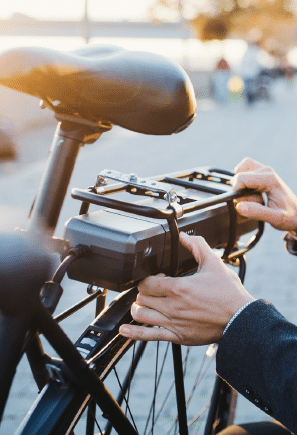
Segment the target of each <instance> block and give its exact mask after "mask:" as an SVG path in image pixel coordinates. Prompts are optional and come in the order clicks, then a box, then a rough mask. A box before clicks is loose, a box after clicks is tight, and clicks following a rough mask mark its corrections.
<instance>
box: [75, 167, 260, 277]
mask: <svg viewBox="0 0 297 435" xmlns="http://www.w3.org/2000/svg"><path fill="white" fill-rule="evenodd" d="M233 176H234V173H232V172H229V171H225V170H222V169H218V168H211V167H202V168H194V169H191V170H189V171H185V172H178V173H173V174H167V175H164V176H160V177H157V178H141V177H137V175H136V174H123V173H120V172H117V171H112V170H108V169H105V170H104V171H102V172H101V173H100V174H99V175H98V177H97V180H96V183H95V185H94V186H92V187H89V188H88V189H78V188H74V189H73V190H72V192H71V196H72V197H73V198H74V199H78V200H80V201H82V205H81V208H80V215H81V214H86V213H88V210H89V206H90V204H95V205H98V206H104V207H107V208H111V209H115V210H120V211H124V212H127V213H132V214H136V215H140V216H145V217H149V218H154V219H166V220H167V222H168V227H169V230H170V234H171V267H170V271H171V275H172V276H175V275H176V273H177V270H178V241H179V230H178V220H179V218H181V217H182V216H183V215H184V214H186V213H190V212H194V211H197V210H202V209H205V208H208V207H211V206H214V205H217V204H221V203H227V206H228V211H229V216H230V225H229V237H228V242H227V245H226V247H225V250H224V253H223V255H222V259H223V260H224V261H225V262H227V263H232V264H234V263H235V262H236V259H238V258H239V257H241V256H243V255H244V254H245V253H246V252H247V251H249V250H250V249H251V248H253V247H254V246H255V245H256V243H257V242H258V241H259V239H260V237H261V236H262V234H263V230H264V222H261V221H259V222H258V231H257V233H256V234H254V235H253V236H252V237H251V239H250V240H249V241H248V242H247V244H246V245H243V246H238V245H237V244H236V235H237V230H236V229H237V212H236V209H235V206H234V202H233V200H234V199H236V198H240V197H243V196H247V195H251V194H253V193H255V191H254V190H252V189H248V188H245V189H241V190H238V191H233V190H231V191H230V188H228V187H227V186H230V184H231V179H232V177H233ZM107 178H109V179H112V180H114V181H118V182H120V184H112V185H111V186H110V187H107V186H108V181H107ZM174 185H175V186H180V187H184V188H186V189H191V190H195V191H200V192H206V193H209V194H211V195H215V196H211V197H209V198H206V199H202V200H196V199H194V198H193V197H192V198H191V197H187V198H184V197H183V196H179V195H178V194H177V193H176V191H175V190H174V189H173V186H174ZM120 192H128V193H130V194H133V195H141V196H151V197H153V198H158V199H162V200H165V201H166V202H167V207H166V208H162V209H159V208H155V207H151V206H144V205H139V204H136V203H130V202H124V201H121V200H118V199H111V198H107V197H106V196H107V195H111V194H115V193H120Z"/></svg>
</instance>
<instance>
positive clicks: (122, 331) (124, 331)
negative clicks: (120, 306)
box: [119, 325, 130, 336]
mask: <svg viewBox="0 0 297 435" xmlns="http://www.w3.org/2000/svg"><path fill="white" fill-rule="evenodd" d="M129 329H130V328H129V326H127V325H122V326H120V329H119V333H120V334H121V335H125V336H128V335H129Z"/></svg>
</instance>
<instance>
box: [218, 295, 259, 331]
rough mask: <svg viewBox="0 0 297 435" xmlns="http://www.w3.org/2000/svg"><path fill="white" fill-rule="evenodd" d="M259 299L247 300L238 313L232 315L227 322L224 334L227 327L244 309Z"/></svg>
mask: <svg viewBox="0 0 297 435" xmlns="http://www.w3.org/2000/svg"><path fill="white" fill-rule="evenodd" d="M256 300H257V299H254V298H252V299H250V300H249V301H247V302H246V303H245V304H244V305H242V307H240V308H239V309H238V310H237V311H236V313H234V315H233V316H232V317H231V319H230V320H229V322H228V323H227V325H226V327H225V329H224V331H223V335H224V334H225V333H226V331H227V329H228V328H229V327H230V325H231V324H232V323H233V321H234V320H235V319H236V317H238V316H239V315H240V314H241V313H242V311H243V310H245V309H246V308H247V307H248V306H249V305H250V304H252V303H253V302H255V301H256Z"/></svg>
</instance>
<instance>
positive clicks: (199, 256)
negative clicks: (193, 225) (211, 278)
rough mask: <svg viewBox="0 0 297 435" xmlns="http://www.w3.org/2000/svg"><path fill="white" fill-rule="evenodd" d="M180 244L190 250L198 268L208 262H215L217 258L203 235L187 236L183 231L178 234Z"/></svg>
mask: <svg viewBox="0 0 297 435" xmlns="http://www.w3.org/2000/svg"><path fill="white" fill-rule="evenodd" d="M179 238H180V241H181V243H182V245H183V246H184V247H185V248H187V249H188V250H189V251H191V252H192V254H193V256H194V258H195V260H196V261H197V263H198V267H199V269H201V268H202V267H203V265H206V263H209V262H215V263H217V262H218V261H219V258H218V257H217V255H215V254H214V252H213V251H212V249H211V248H210V246H209V245H208V244H207V243H206V241H205V240H204V238H203V237H199V236H189V235H188V234H186V233H184V232H180V235H179Z"/></svg>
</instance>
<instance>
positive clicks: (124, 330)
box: [119, 325, 178, 342]
mask: <svg viewBox="0 0 297 435" xmlns="http://www.w3.org/2000/svg"><path fill="white" fill-rule="evenodd" d="M119 333H120V334H121V335H123V336H124V337H127V338H131V339H132V340H143V341H173V342H178V336H177V335H175V334H174V333H173V332H171V331H169V330H168V329H165V328H148V327H146V326H136V325H121V326H120V329H119Z"/></svg>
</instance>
